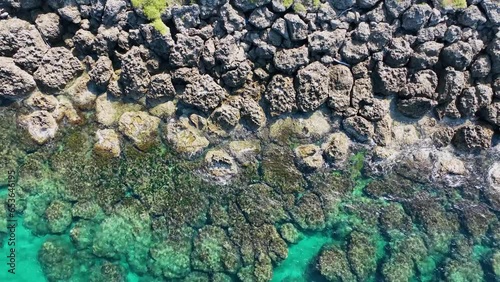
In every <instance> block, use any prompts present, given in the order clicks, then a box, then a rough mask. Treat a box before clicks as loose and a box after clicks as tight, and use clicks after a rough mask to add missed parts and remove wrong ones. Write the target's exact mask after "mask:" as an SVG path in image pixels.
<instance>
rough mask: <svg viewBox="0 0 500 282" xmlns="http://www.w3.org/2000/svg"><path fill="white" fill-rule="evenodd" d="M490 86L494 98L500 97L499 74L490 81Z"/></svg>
mask: <svg viewBox="0 0 500 282" xmlns="http://www.w3.org/2000/svg"><path fill="white" fill-rule="evenodd" d="M491 87H492V89H493V95H494V96H495V98H500V76H497V77H496V78H495V79H493V81H492V82H491Z"/></svg>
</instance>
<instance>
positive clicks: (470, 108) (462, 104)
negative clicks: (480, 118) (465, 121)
mask: <svg viewBox="0 0 500 282" xmlns="http://www.w3.org/2000/svg"><path fill="white" fill-rule="evenodd" d="M457 108H458V110H459V111H460V113H461V114H462V116H463V117H471V116H473V115H475V114H476V112H477V111H478V110H479V101H478V97H477V96H476V88H474V87H467V88H465V89H464V90H463V91H462V94H461V95H460V96H459V97H458V99H457Z"/></svg>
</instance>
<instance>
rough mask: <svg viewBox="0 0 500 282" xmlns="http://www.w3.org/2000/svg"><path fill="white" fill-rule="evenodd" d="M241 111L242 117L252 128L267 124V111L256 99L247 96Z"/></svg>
mask: <svg viewBox="0 0 500 282" xmlns="http://www.w3.org/2000/svg"><path fill="white" fill-rule="evenodd" d="M240 111H241V117H242V118H243V119H244V121H245V123H246V124H247V125H248V126H249V127H250V128H252V129H259V128H261V127H263V126H265V125H266V113H265V112H264V110H263V109H262V108H261V107H260V106H259V104H258V103H257V102H256V101H255V100H252V99H250V98H245V99H244V100H243V103H242V105H241V108H240Z"/></svg>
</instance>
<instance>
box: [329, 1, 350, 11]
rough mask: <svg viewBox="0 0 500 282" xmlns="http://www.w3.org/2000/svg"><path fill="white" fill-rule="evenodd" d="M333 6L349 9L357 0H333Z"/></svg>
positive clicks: (339, 8)
mask: <svg viewBox="0 0 500 282" xmlns="http://www.w3.org/2000/svg"><path fill="white" fill-rule="evenodd" d="M330 3H332V5H333V7H335V8H336V9H338V10H342V11H343V10H347V9H349V8H351V7H352V6H354V4H356V0H337V1H332V2H330Z"/></svg>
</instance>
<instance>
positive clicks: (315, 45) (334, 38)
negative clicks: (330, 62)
mask: <svg viewBox="0 0 500 282" xmlns="http://www.w3.org/2000/svg"><path fill="white" fill-rule="evenodd" d="M345 39H346V30H345V29H340V28H339V29H335V30H334V31H315V32H313V33H311V34H309V36H308V39H307V42H308V47H309V51H310V52H311V55H313V56H314V55H330V56H332V57H337V56H338V52H339V50H340V47H341V46H342V44H343V43H344V41H345Z"/></svg>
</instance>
